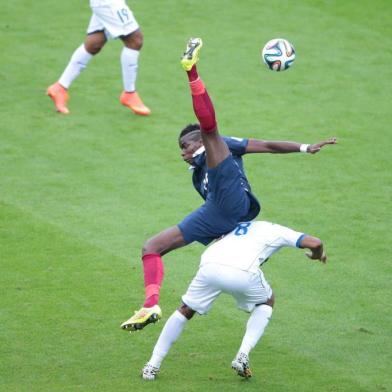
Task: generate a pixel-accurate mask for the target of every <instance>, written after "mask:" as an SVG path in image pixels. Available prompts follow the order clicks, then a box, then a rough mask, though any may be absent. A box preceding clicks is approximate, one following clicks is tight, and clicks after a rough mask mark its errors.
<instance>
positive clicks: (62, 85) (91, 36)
mask: <svg viewBox="0 0 392 392" xmlns="http://www.w3.org/2000/svg"><path fill="white" fill-rule="evenodd" d="M90 7H91V10H92V16H91V19H90V23H89V25H88V27H87V36H86V39H85V41H84V43H83V44H82V45H81V46H79V47H78V48H77V49H76V50H75V52H74V53H73V55H72V57H71V59H70V61H69V63H68V65H67V67H66V68H65V70H64V72H63V74H62V75H61V77H60V79H59V80H58V81H57V82H56V83H54V84H52V85H51V86H49V87H48V89H47V94H48V95H49V97H50V98H51V99H52V100H53V102H54V104H55V107H56V110H57V111H58V112H60V113H63V114H69V109H68V107H67V102H68V98H69V96H68V89H69V87H70V86H71V83H72V82H73V81H74V80H75V79H76V77H77V76H79V74H80V73H81V72H82V71H83V69H84V68H86V66H87V64H88V63H89V61H90V60H91V59H92V57H93V56H94V55H96V54H97V53H99V51H100V50H101V49H102V48H103V47H104V45H105V44H106V42H107V40H108V39H111V38H120V39H121V40H122V41H123V43H124V47H123V49H122V51H121V69H122V78H123V86H124V91H123V92H122V94H121V96H120V102H121V103H122V104H123V105H124V106H126V107H128V108H130V109H131V110H132V111H133V112H134V113H135V114H139V115H143V116H148V115H149V114H150V113H151V110H150V109H149V108H148V107H147V106H146V105H145V104H144V103H143V101H142V100H141V98H140V97H139V94H138V93H137V91H136V77H137V69H138V59H139V53H140V49H141V48H142V45H143V34H142V32H141V30H140V27H139V24H138V23H137V21H136V19H135V17H134V15H133V13H132V11H131V10H130V9H129V7H128V6H127V4H126V3H125V0H90Z"/></svg>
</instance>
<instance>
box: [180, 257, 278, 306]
mask: <svg viewBox="0 0 392 392" xmlns="http://www.w3.org/2000/svg"><path fill="white" fill-rule="evenodd" d="M221 293H227V294H230V295H231V296H233V297H234V299H235V300H236V301H237V306H238V308H239V309H241V310H244V311H246V312H251V311H252V310H253V309H254V307H255V306H256V305H259V304H262V303H265V302H266V301H267V300H268V299H269V298H270V297H271V295H272V289H271V287H270V285H269V284H268V282H267V281H266V279H265V278H264V274H263V272H262V271H261V270H258V271H257V272H249V271H243V270H240V269H237V268H233V267H229V266H226V265H221V264H216V263H206V264H204V265H203V266H201V267H200V269H199V271H198V272H197V274H196V276H195V277H194V278H193V280H192V282H191V284H190V285H189V287H188V290H187V292H186V294H185V295H183V296H182V302H183V303H184V304H185V305H187V306H189V307H190V308H192V309H193V310H195V311H196V312H197V313H199V314H205V313H207V312H208V310H209V309H210V308H211V306H212V304H213V302H214V301H215V300H216V299H217V298H218V297H219V295H220V294H221Z"/></svg>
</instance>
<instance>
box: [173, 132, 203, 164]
mask: <svg viewBox="0 0 392 392" xmlns="http://www.w3.org/2000/svg"><path fill="white" fill-rule="evenodd" d="M178 145H179V146H180V149H181V157H182V159H183V160H184V161H185V162H187V163H189V164H190V165H191V164H192V162H193V154H194V152H195V151H197V150H198V149H199V148H200V147H201V146H202V145H203V141H202V139H201V132H200V125H199V124H189V125H187V126H186V127H185V128H184V129H183V130H182V131H181V132H180V135H179V136H178Z"/></svg>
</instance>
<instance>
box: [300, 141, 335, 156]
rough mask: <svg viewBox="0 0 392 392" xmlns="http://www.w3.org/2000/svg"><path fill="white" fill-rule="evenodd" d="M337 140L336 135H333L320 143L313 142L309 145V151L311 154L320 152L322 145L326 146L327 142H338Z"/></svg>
mask: <svg viewBox="0 0 392 392" xmlns="http://www.w3.org/2000/svg"><path fill="white" fill-rule="evenodd" d="M336 143H337V140H336V137H331V138H329V139H327V140H324V141H322V142H320V143H315V144H311V145H310V146H309V147H308V151H307V152H308V153H309V154H316V153H317V152H319V151H320V150H321V148H322V147H324V146H326V145H327V144H336Z"/></svg>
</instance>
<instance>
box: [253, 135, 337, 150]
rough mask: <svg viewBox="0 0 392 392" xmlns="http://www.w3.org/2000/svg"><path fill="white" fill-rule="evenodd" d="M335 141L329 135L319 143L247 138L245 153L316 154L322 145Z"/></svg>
mask: <svg viewBox="0 0 392 392" xmlns="http://www.w3.org/2000/svg"><path fill="white" fill-rule="evenodd" d="M336 142H337V141H336V137H331V138H330V139H327V140H323V141H321V142H320V143H315V144H300V143H295V142H281V141H270V140H259V139H249V142H248V145H247V147H246V153H248V154H251V153H272V154H287V153H289V152H308V153H309V154H316V153H317V152H319V151H320V150H321V149H322V148H323V147H324V146H326V145H328V144H336Z"/></svg>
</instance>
